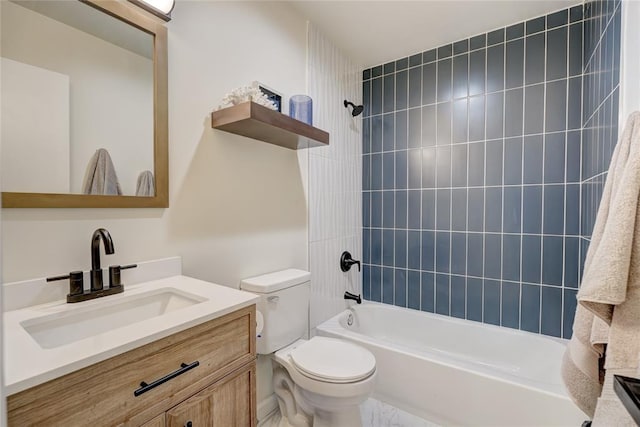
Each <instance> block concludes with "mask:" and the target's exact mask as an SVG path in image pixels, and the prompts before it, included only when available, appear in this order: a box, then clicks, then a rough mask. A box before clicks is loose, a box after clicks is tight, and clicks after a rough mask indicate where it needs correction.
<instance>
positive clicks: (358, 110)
mask: <svg viewBox="0 0 640 427" xmlns="http://www.w3.org/2000/svg"><path fill="white" fill-rule="evenodd" d="M349 105H351V108H353V110H351V115H352V116H353V117H355V116H359V115H360V113H362V110H364V106H363V105H355V104H354V103H353V102H349V101H347V100H346V99H345V100H344V108H349Z"/></svg>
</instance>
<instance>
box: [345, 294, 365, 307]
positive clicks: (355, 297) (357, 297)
mask: <svg viewBox="0 0 640 427" xmlns="http://www.w3.org/2000/svg"><path fill="white" fill-rule="evenodd" d="M344 299H352V300H354V301H355V302H357V303H358V304H362V298H361V297H360V295H356V294H352V293H351V292H345V293H344Z"/></svg>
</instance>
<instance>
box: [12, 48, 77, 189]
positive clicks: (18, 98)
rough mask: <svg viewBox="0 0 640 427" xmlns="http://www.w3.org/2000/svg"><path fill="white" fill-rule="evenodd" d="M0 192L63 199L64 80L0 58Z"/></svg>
mask: <svg viewBox="0 0 640 427" xmlns="http://www.w3.org/2000/svg"><path fill="white" fill-rule="evenodd" d="M0 68H1V69H2V72H1V73H0V74H1V77H2V87H3V88H4V90H3V91H2V92H1V97H0V98H1V99H0V120H1V121H2V133H1V134H0V135H1V136H0V138H2V141H4V144H3V145H2V163H0V165H1V168H2V170H1V172H2V185H3V187H2V189H3V190H4V191H19V192H27V193H69V192H70V191H71V188H70V165H69V161H70V153H69V150H70V140H69V104H70V102H69V92H70V91H69V76H67V75H65V74H60V73H56V72H54V71H49V70H46V69H44V68H40V67H34V66H32V65H28V64H23V63H22V62H18V61H13V60H11V59H8V58H3V57H0Z"/></svg>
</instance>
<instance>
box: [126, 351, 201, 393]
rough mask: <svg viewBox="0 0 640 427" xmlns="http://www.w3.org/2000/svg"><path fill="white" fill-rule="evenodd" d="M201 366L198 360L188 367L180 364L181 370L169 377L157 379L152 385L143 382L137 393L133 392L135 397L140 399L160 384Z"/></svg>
mask: <svg viewBox="0 0 640 427" xmlns="http://www.w3.org/2000/svg"><path fill="white" fill-rule="evenodd" d="M199 365H200V362H198V361H197V360H196V361H195V362H193V363H191V364H189V365H187V364H186V363H181V364H180V369H178V370H176V371H173V372H171V373H170V374H169V375H166V376H164V377H162V378H160V379H157V380H155V381H153V382H152V383H151V384H147V383H146V382H144V381H142V382H141V383H140V388H139V389H137V390H136V391H134V392H133V395H134V396H136V397H138V396H140V395H141V394H143V393H146V392H148V391H149V390H151V389H152V388H156V387H158V386H159V385H160V384H164V383H166V382H167V381H169V380H172V379H174V378H175V377H177V376H178V375H182V374H184V373H185V372H187V371H190V370H191V369H193V368H195V367H197V366H199Z"/></svg>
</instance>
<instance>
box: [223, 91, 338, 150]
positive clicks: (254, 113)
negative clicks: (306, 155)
mask: <svg viewBox="0 0 640 427" xmlns="http://www.w3.org/2000/svg"><path fill="white" fill-rule="evenodd" d="M211 127H212V128H214V129H220V130H223V131H225V132H230V133H235V134H237V135H243V136H247V137H249V138H253V139H257V140H259V141H264V142H268V143H270V144H275V145H279V146H281V147H286V148H289V149H292V150H297V149H300V148H308V147H321V146H326V145H329V134H328V133H327V132H325V131H323V130H322V129H318V128H315V127H313V126H309V125H308V124H306V123H303V122H301V121H299V120H295V119H292V118H291V117H289V116H285V115H284V114H282V113H279V112H277V111H274V110H271V109H269V108H267V107H263V106H262V105H258V104H256V103H254V102H244V103H242V104H238V105H234V106H233V107H229V108H224V109H222V110H218V111H214V112H213V113H211Z"/></svg>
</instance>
